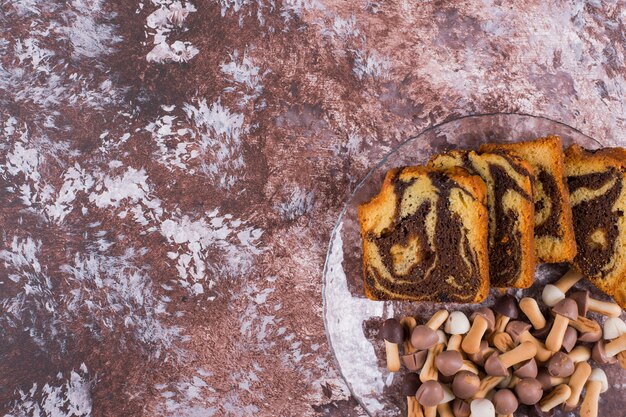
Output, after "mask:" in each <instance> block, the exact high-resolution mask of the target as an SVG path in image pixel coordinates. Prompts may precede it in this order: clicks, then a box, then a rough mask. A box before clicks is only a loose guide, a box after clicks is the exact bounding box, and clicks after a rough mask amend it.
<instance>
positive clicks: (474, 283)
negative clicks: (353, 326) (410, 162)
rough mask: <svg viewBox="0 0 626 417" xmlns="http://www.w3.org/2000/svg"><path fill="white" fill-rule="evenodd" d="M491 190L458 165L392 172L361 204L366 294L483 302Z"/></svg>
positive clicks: (486, 287)
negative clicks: (488, 203)
mask: <svg viewBox="0 0 626 417" xmlns="http://www.w3.org/2000/svg"><path fill="white" fill-rule="evenodd" d="M486 203H487V195H486V188H485V184H484V182H483V181H482V180H481V179H480V177H478V176H475V175H470V174H469V173H468V172H467V171H466V170H464V169H461V168H454V169H449V170H436V169H433V168H428V167H405V168H396V169H392V170H391V171H389V172H388V173H387V175H386V177H385V180H384V182H383V185H382V189H381V190H380V193H379V194H378V195H376V196H375V197H374V198H373V199H372V200H370V201H369V202H367V203H364V204H362V205H361V206H359V209H358V215H359V221H360V223H361V237H362V240H363V269H364V275H365V293H366V296H367V297H369V298H371V299H374V300H415V301H435V302H465V303H469V302H480V301H482V300H483V299H484V298H485V297H486V296H487V293H488V291H489V271H488V267H489V263H488V258H487V228H488V212H487V207H486Z"/></svg>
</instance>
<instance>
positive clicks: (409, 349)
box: [400, 316, 417, 355]
mask: <svg viewBox="0 0 626 417" xmlns="http://www.w3.org/2000/svg"><path fill="white" fill-rule="evenodd" d="M400 324H401V325H402V327H404V334H405V335H408V336H409V337H407V338H405V339H404V343H403V347H404V354H405V355H408V354H411V353H413V352H415V351H416V349H415V348H414V347H413V345H412V344H411V337H410V336H411V333H413V329H414V328H415V326H417V321H415V317H411V316H407V317H402V319H401V320H400Z"/></svg>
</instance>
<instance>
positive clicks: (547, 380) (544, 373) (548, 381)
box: [536, 368, 569, 391]
mask: <svg viewBox="0 0 626 417" xmlns="http://www.w3.org/2000/svg"><path fill="white" fill-rule="evenodd" d="M536 379H537V381H539V383H540V384H541V389H543V390H544V391H550V390H551V389H552V388H553V387H556V386H557V385H560V384H567V383H568V382H569V378H561V377H557V376H552V375H550V373H549V372H548V370H547V369H546V368H541V369H539V372H538V373H537V378H536Z"/></svg>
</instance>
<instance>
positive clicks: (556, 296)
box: [541, 269, 583, 307]
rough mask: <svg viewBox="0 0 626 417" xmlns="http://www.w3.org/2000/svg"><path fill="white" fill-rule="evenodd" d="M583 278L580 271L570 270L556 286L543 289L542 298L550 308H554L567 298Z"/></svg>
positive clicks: (550, 285) (552, 285) (549, 285)
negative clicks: (568, 292)
mask: <svg viewBox="0 0 626 417" xmlns="http://www.w3.org/2000/svg"><path fill="white" fill-rule="evenodd" d="M582 277H583V276H582V275H581V274H580V272H578V271H574V270H573V269H570V270H569V271H567V273H566V274H565V275H563V276H562V277H561V278H560V279H559V280H558V281H557V282H555V283H554V284H548V285H546V286H545V287H543V293H542V294H541V298H542V299H543V302H544V303H545V304H546V305H547V306H548V307H554V306H555V305H556V304H557V303H558V302H559V301H561V300H562V299H564V298H565V293H566V292H567V291H569V289H570V288H572V287H573V286H574V285H575V284H576V283H577V282H578V281H580V280H581V278H582Z"/></svg>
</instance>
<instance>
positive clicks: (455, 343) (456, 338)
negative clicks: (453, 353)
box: [443, 311, 470, 350]
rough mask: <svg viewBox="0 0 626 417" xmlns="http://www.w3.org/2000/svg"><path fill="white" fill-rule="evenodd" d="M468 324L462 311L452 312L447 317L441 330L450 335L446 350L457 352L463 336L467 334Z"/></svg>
mask: <svg viewBox="0 0 626 417" xmlns="http://www.w3.org/2000/svg"><path fill="white" fill-rule="evenodd" d="M469 329H470V322H469V319H468V318H467V316H466V315H465V313H463V312H462V311H453V312H452V313H450V315H449V316H448V319H447V320H446V324H445V325H444V327H443V330H444V331H445V332H446V333H448V334H449V335H450V338H449V339H448V350H459V349H460V347H461V341H462V340H463V335H464V334H466V333H467V332H469Z"/></svg>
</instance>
